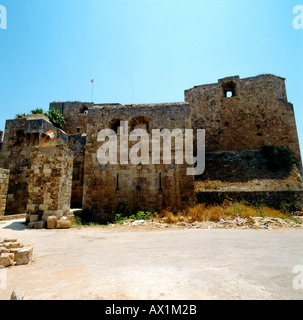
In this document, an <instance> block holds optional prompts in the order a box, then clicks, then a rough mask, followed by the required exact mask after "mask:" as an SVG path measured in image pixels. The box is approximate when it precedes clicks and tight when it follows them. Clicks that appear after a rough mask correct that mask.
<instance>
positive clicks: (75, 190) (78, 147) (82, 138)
mask: <svg viewBox="0 0 303 320" xmlns="http://www.w3.org/2000/svg"><path fill="white" fill-rule="evenodd" d="M69 138H70V142H69V148H70V150H72V151H73V153H74V164H73V186H72V199H71V207H72V208H82V198H83V181H84V154H85V144H86V135H85V134H83V135H70V137H69Z"/></svg>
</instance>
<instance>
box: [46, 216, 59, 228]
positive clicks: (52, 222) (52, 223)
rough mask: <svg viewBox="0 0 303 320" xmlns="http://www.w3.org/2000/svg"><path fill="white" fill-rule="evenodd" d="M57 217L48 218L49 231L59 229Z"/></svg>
mask: <svg viewBox="0 0 303 320" xmlns="http://www.w3.org/2000/svg"><path fill="white" fill-rule="evenodd" d="M57 221H58V219H57V217H56V216H49V217H47V220H46V223H47V229H56V227H57Z"/></svg>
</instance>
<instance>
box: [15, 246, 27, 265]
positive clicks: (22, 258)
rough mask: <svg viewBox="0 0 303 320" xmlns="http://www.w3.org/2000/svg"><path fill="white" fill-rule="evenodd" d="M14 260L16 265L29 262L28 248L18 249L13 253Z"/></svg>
mask: <svg viewBox="0 0 303 320" xmlns="http://www.w3.org/2000/svg"><path fill="white" fill-rule="evenodd" d="M14 260H15V262H16V266H20V265H23V264H28V263H29V262H30V249H20V250H18V251H17V252H16V253H15V256H14Z"/></svg>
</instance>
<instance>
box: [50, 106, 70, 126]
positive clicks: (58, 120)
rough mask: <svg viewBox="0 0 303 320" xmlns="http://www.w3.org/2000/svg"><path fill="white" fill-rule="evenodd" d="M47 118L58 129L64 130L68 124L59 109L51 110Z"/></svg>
mask: <svg viewBox="0 0 303 320" xmlns="http://www.w3.org/2000/svg"><path fill="white" fill-rule="evenodd" d="M47 117H48V118H49V121H50V122H51V123H52V124H53V125H54V126H55V127H57V128H59V129H62V128H63V127H64V126H65V124H66V122H65V120H64V117H63V115H62V113H61V112H60V111H59V110H57V109H51V110H49V111H48V112H47Z"/></svg>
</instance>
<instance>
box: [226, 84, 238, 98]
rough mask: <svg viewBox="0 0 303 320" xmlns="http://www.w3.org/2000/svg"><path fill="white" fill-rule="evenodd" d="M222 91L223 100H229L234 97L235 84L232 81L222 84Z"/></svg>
mask: <svg viewBox="0 0 303 320" xmlns="http://www.w3.org/2000/svg"><path fill="white" fill-rule="evenodd" d="M223 91H224V97H225V98H231V97H234V96H236V84H235V83H234V82H233V81H229V82H226V83H224V84H223Z"/></svg>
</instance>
